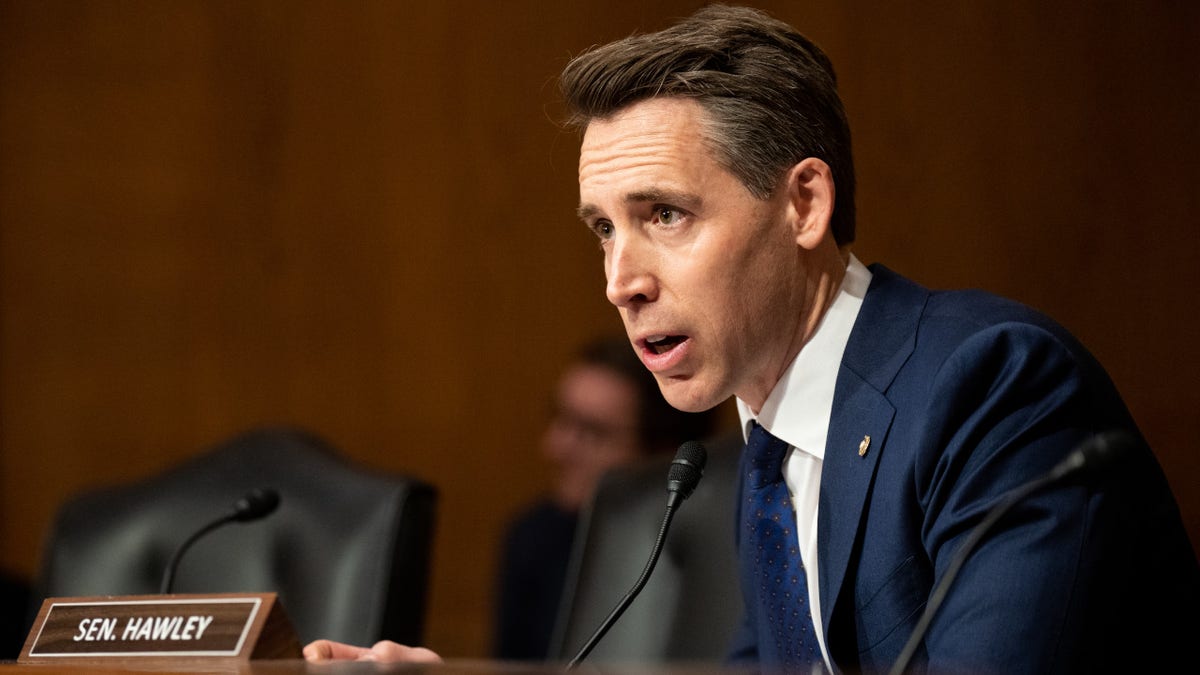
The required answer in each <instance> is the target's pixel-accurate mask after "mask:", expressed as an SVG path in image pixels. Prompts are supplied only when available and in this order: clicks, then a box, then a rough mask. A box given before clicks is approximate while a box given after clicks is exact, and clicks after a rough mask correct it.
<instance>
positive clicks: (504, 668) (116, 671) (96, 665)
mask: <svg viewBox="0 0 1200 675" xmlns="http://www.w3.org/2000/svg"><path fill="white" fill-rule="evenodd" d="M114 661H115V660H114ZM563 667H564V664H543V663H520V662H514V661H492V660H482V659H481V660H467V659H459V660H450V661H447V662H446V663H443V664H436V665H430V664H415V663H394V664H379V663H356V662H333V663H319V664H315V663H307V662H305V661H303V660H300V659H295V660H279V661H273V660H259V661H242V662H231V661H226V662H217V661H208V662H204V661H200V660H191V661H187V660H182V659H180V660H171V661H165V660H164V661H156V662H150V661H143V662H137V661H133V660H125V661H120V662H89V663H61V664H57V663H51V664H18V663H15V662H12V661H9V662H0V675H18V674H20V675H82V674H83V673H98V674H100V675H120V674H128V675H143V674H145V673H159V674H167V673H179V674H190V673H228V674H231V675H368V674H370V675H386V674H389V673H428V674H429V675H521V674H529V675H561V674H562V673H563V672H564V671H563ZM574 672H575V673H576V674H577V675H752V674H753V673H757V672H759V671H758V669H757V668H728V667H723V666H721V665H720V664H707V663H704V664H689V663H672V664H656V663H647V664H624V665H612V664H595V665H592V664H586V663H585V664H584V665H581V666H579V668H577V669H576V670H575V671H574Z"/></svg>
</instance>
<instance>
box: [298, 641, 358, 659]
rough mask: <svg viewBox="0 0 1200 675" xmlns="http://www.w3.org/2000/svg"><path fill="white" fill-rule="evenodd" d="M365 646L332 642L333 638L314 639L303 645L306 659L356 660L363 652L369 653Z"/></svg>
mask: <svg viewBox="0 0 1200 675" xmlns="http://www.w3.org/2000/svg"><path fill="white" fill-rule="evenodd" d="M370 651H371V650H370V649H367V648H366V647H355V646H354V645H348V644H343V643H341V642H334V641H333V640H315V641H313V642H310V643H308V644H307V645H306V646H305V647H304V660H306V661H314V662H319V661H357V660H358V659H359V658H361V657H362V656H363V655H364V654H369V653H370Z"/></svg>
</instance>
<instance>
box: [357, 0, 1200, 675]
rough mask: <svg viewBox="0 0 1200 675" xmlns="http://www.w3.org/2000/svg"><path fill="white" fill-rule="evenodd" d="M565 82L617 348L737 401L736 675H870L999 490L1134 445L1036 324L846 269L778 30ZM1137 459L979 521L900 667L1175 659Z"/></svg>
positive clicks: (1160, 485) (1175, 556)
mask: <svg viewBox="0 0 1200 675" xmlns="http://www.w3.org/2000/svg"><path fill="white" fill-rule="evenodd" d="M561 85H562V89H563V92H564V95H565V98H566V101H567V104H568V106H569V108H570V110H571V112H572V115H573V118H572V122H573V124H574V125H576V126H577V127H578V128H580V129H582V130H583V141H582V146H581V150H580V162H579V186H580V207H579V215H580V217H581V218H582V220H583V221H584V223H585V224H586V225H587V227H588V228H590V229H591V230H592V231H593V232H594V233H595V234H596V236H597V237H598V238H599V241H600V245H601V248H602V250H603V253H604V264H605V274H606V278H607V288H606V292H607V295H608V299H609V300H610V301H611V302H612V303H613V304H614V305H615V306H617V308H618V309H619V311H620V314H621V316H622V319H623V321H624V323H625V326H626V330H627V333H628V337H629V339H630V341H631V343H632V345H633V347H634V349H635V350H636V351H637V352H638V354H639V355H640V356H641V358H642V362H643V363H644V364H645V365H646V366H647V368H649V370H650V371H651V372H653V373H654V375H655V377H656V378H657V380H658V383H659V386H660V388H661V389H662V391H663V394H664V396H665V397H666V398H667V400H668V401H670V402H671V404H672V405H674V406H676V407H678V408H681V409H684V410H704V409H708V408H711V407H713V406H715V405H717V404H718V403H720V402H721V401H723V400H725V399H727V398H728V397H730V396H733V397H736V399H737V403H738V408H739V412H740V415H741V418H742V422H743V424H744V427H745V431H746V435H747V438H748V444H747V449H746V450H745V452H744V453H743V471H742V476H743V485H742V488H741V496H740V497H739V501H738V504H737V507H736V510H737V520H736V523H735V524H734V527H735V528H736V536H737V538H738V546H739V555H740V576H741V585H742V591H743V597H744V600H745V613H744V620H743V622H742V626H741V629H740V631H739V633H738V635H737V636H736V638H735V640H734V644H733V646H732V650H731V654H732V657H733V658H734V659H735V660H740V661H753V662H758V663H761V664H762V665H763V666H764V667H767V668H772V669H774V668H782V669H785V670H789V671H808V670H814V671H820V670H831V671H835V672H837V671H847V672H859V671H866V672H875V671H880V670H885V669H887V668H888V667H889V666H891V665H892V664H893V663H895V661H896V659H897V658H898V656H899V655H900V654H901V652H902V648H903V647H904V645H905V643H906V642H907V641H908V638H909V635H910V634H911V633H912V632H913V630H914V628H915V627H916V625H917V623H918V620H919V618H920V616H921V613H922V609H923V608H924V607H925V605H926V603H927V601H928V600H929V598H930V597H931V594H932V593H933V592H934V589H935V587H936V586H937V584H938V582H939V581H940V580H942V579H944V578H945V575H946V572H947V569H948V567H949V566H950V565H951V561H952V559H953V558H954V555H955V553H956V551H958V550H959V547H960V546H961V544H962V542H963V541H964V540H966V539H967V538H968V537H969V535H970V533H971V532H972V530H973V528H975V527H976V526H977V525H978V524H979V523H981V522H982V521H983V520H984V518H985V516H986V515H987V514H988V512H989V511H990V510H991V509H992V508H993V507H994V506H995V505H996V504H997V503H998V502H1000V501H1001V500H1002V499H1003V497H1004V496H1005V495H1007V494H1009V493H1011V491H1012V490H1014V489H1016V488H1017V487H1018V486H1021V485H1023V484H1026V483H1027V482H1029V481H1031V480H1034V479H1035V478H1037V477H1039V476H1042V475H1043V474H1045V473H1046V472H1047V471H1049V470H1050V469H1051V467H1053V466H1055V465H1056V464H1058V463H1059V462H1060V460H1062V459H1063V458H1064V457H1065V456H1066V455H1067V454H1068V453H1069V452H1070V451H1071V450H1072V449H1073V448H1075V447H1076V446H1078V445H1080V444H1081V443H1084V442H1086V441H1088V440H1089V439H1091V438H1093V437H1094V436H1095V435H1096V434H1097V433H1099V432H1105V431H1109V430H1112V429H1121V430H1125V431H1126V432H1127V433H1129V434H1131V435H1132V436H1133V438H1135V439H1136V438H1138V435H1137V430H1136V427H1135V425H1134V423H1133V421H1132V419H1131V418H1130V416H1129V414H1128V412H1127V411H1126V409H1125V406H1124V404H1123V403H1122V402H1121V400H1120V397H1119V396H1118V394H1117V392H1116V391H1115V389H1114V388H1113V386H1112V384H1111V382H1110V381H1109V379H1108V377H1107V376H1106V375H1105V373H1104V371H1103V369H1102V368H1101V367H1100V366H1099V365H1098V364H1097V363H1096V362H1095V361H1094V360H1093V359H1092V357H1091V356H1090V355H1089V354H1088V353H1087V352H1086V350H1084V349H1083V348H1082V347H1081V346H1080V345H1079V344H1078V343H1077V342H1076V341H1075V340H1074V339H1073V338H1072V337H1071V336H1070V335H1068V334H1067V333H1066V331H1064V330H1063V329H1062V328H1060V327H1059V326H1057V325H1056V324H1055V323H1053V322H1052V321H1050V320H1049V319H1047V318H1045V317H1043V316H1041V315H1039V314H1037V313H1036V312H1034V311H1032V310H1030V309H1028V308H1025V307H1022V306H1020V305H1018V304H1016V303H1012V302H1009V301H1006V300H1002V299H999V298H996V297H993V296H989V295H987V294H983V293H978V292H947V293H935V292H930V291H928V290H926V289H924V288H922V287H920V286H918V285H916V284H914V283H913V282H910V281H908V280H906V279H904V278H903V277H900V276H899V275H897V274H895V273H893V272H891V271H890V270H888V269H886V268H884V267H882V266H872V267H870V268H868V267H866V266H864V265H863V264H862V263H861V262H859V261H858V260H857V259H856V258H855V257H854V255H853V254H852V253H851V245H852V243H853V241H854V231H855V218H854V215H855V214H854V168H853V162H852V158H851V152H850V133H849V128H848V124H847V122H846V118H845V115H844V113H843V110H842V105H841V102H840V100H839V98H838V94H837V90H836V83H835V77H834V73H833V68H832V66H831V64H830V63H829V60H828V59H827V58H826V57H825V55H824V54H823V53H822V52H821V51H820V50H819V49H818V48H817V47H816V46H815V45H814V44H812V43H811V42H810V41H808V40H807V39H806V38H804V37H803V36H802V35H800V34H799V33H797V32H796V31H795V30H794V29H792V28H791V27H790V26H787V25H786V24H783V23H781V22H778V21H775V20H773V19H771V18H770V17H768V16H766V15H765V14H763V13H761V12H757V11H755V10H749V9H741V8H729V7H720V6H714V7H709V8H705V9H703V10H701V11H700V12H698V13H697V14H695V15H693V16H692V17H689V18H687V19H684V20H683V21H681V22H679V23H678V24H676V25H674V26H672V27H670V28H668V29H666V30H663V31H661V32H658V33H653V34H648V35H635V36H632V37H630V38H626V39H624V40H620V41H617V42H614V43H611V44H608V45H604V46H601V47H597V48H595V49H593V50H590V51H588V52H586V53H584V54H582V55H580V56H579V57H577V58H576V59H575V60H573V61H572V62H571V64H570V65H568V67H567V68H566V70H565V71H564V73H563V76H562V81H561ZM1132 445H1133V446H1134V447H1132V448H1131V449H1129V451H1128V452H1127V453H1126V455H1125V456H1124V458H1123V460H1122V462H1121V464H1120V466H1119V468H1118V469H1117V471H1116V472H1115V473H1119V475H1117V476H1115V478H1116V480H1111V481H1102V480H1089V481H1064V482H1062V483H1060V484H1057V485H1055V486H1053V487H1051V488H1049V489H1046V490H1044V491H1042V492H1040V493H1037V494H1035V495H1033V496H1031V497H1030V498H1029V499H1028V500H1026V501H1024V502H1023V503H1022V504H1020V505H1019V506H1017V507H1016V508H1014V509H1013V510H1012V512H1010V513H1009V514H1008V516H1007V517H1005V518H1004V519H1002V520H1001V521H999V522H998V523H997V524H996V525H995V527H994V529H992V530H991V531H990V534H988V536H986V537H985V538H984V539H983V540H982V541H981V542H980V543H979V545H978V546H977V547H976V548H975V549H974V550H973V552H972V553H971V555H970V556H969V557H968V558H967V559H966V561H965V564H964V565H963V567H962V570H961V572H960V573H959V575H958V577H957V581H956V583H955V584H954V585H952V586H951V587H950V588H949V589H948V592H947V594H946V596H945V601H944V603H943V604H942V605H941V607H940V610H939V611H938V612H937V613H936V615H934V617H933V619H932V623H931V624H930V625H929V629H928V632H927V633H926V634H925V637H924V639H923V640H922V641H921V642H920V644H919V646H918V649H917V651H916V655H915V664H916V665H917V667H920V668H923V669H927V670H929V671H938V672H972V673H980V672H1022V673H1024V672H1098V671H1112V672H1117V671H1129V670H1132V669H1137V670H1146V669H1147V667H1153V666H1159V665H1171V664H1175V663H1177V662H1179V661H1181V660H1182V657H1183V655H1184V654H1185V653H1186V652H1185V650H1186V649H1187V646H1188V642H1189V638H1190V637H1192V636H1194V635H1197V634H1200V629H1198V621H1197V618H1196V617H1197V615H1198V612H1197V607H1198V606H1200V570H1198V568H1197V562H1196V558H1195V554H1194V552H1193V551H1192V548H1191V544H1190V543H1189V542H1188V540H1187V536H1186V533H1185V532H1184V530H1183V526H1182V523H1181V521H1180V517H1179V514H1178V509H1177V507H1176V505H1175V503H1174V499H1173V497H1172V496H1171V494H1170V491H1169V488H1168V486H1167V484H1166V481H1165V480H1164V477H1163V475H1162V472H1161V470H1160V469H1159V467H1158V465H1157V463H1156V461H1155V460H1154V457H1153V455H1152V454H1151V453H1150V451H1149V450H1148V449H1147V448H1146V447H1145V446H1144V444H1141V443H1134V444H1132ZM1181 614H1182V616H1183V617H1185V618H1183V619H1181V620H1177V619H1175V617H1177V616H1180V615H1181ZM391 648H392V647H388V649H391ZM380 655H382V656H384V657H385V658H387V657H391V656H400V657H406V656H407V655H406V654H397V653H394V652H393V653H390V654H388V653H386V650H385V651H384V652H381V654H380Z"/></svg>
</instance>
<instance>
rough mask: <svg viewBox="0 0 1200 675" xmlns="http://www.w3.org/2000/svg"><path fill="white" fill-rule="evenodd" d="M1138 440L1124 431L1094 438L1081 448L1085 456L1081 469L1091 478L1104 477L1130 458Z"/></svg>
mask: <svg viewBox="0 0 1200 675" xmlns="http://www.w3.org/2000/svg"><path fill="white" fill-rule="evenodd" d="M1137 445H1138V439H1137V437H1136V436H1134V435H1133V434H1132V433H1131V432H1129V431H1126V430H1124V429H1115V430H1113V431H1105V432H1101V433H1099V434H1096V435H1095V436H1092V437H1091V438H1090V439H1088V440H1087V441H1086V442H1084V443H1083V445H1081V446H1080V447H1079V450H1078V452H1079V453H1080V454H1081V455H1082V456H1083V465H1082V467H1081V469H1082V470H1083V471H1084V472H1086V473H1087V474H1088V475H1090V476H1103V475H1104V474H1106V473H1107V472H1108V471H1110V470H1112V469H1113V468H1114V467H1116V466H1117V465H1118V464H1122V463H1123V462H1124V461H1125V460H1126V459H1127V458H1129V457H1130V452H1131V451H1132V450H1133V449H1134V448H1136V447H1137Z"/></svg>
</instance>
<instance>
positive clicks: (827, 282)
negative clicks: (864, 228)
mask: <svg viewBox="0 0 1200 675" xmlns="http://www.w3.org/2000/svg"><path fill="white" fill-rule="evenodd" d="M811 263H812V264H811V265H809V266H807V268H806V269H807V276H806V278H805V281H804V284H803V290H802V292H803V293H804V300H803V304H802V307H803V310H802V311H801V318H800V320H799V322H798V325H797V326H796V331H795V334H794V338H793V339H792V341H791V342H790V343H789V344H788V348H787V351H786V352H785V353H784V355H783V359H782V361H781V362H780V363H778V364H777V365H776V366H775V367H774V368H773V369H772V373H771V375H770V376H769V377H768V378H766V379H765V380H764V382H763V384H764V385H765V386H763V387H761V388H760V389H759V390H758V391H756V392H755V394H754V395H753V396H741V395H739V396H738V398H741V399H742V401H744V402H745V403H746V405H748V406H750V410H751V411H753V412H754V414H755V415H757V414H758V413H759V411H761V410H762V406H763V404H764V403H766V401H767V397H768V396H770V394H771V391H772V390H774V389H775V385H776V384H777V383H778V382H779V378H781V377H783V373H784V372H785V371H787V369H788V367H789V366H791V364H792V361H794V360H796V355H797V354H799V353H800V350H801V349H803V348H804V345H806V344H808V341H809V340H811V339H812V336H813V335H815V334H816V332H817V329H818V328H819V327H820V325H821V321H822V319H824V318H825V314H826V313H827V312H828V311H829V308H830V307H831V306H832V305H833V301H834V300H836V299H837V296H838V293H839V292H840V290H841V287H842V281H843V280H844V279H845V278H846V267H847V266H848V265H849V264H850V249H849V247H846V246H843V247H840V248H839V247H837V246H835V245H834V244H833V243H832V242H829V245H828V246H827V247H826V246H822V247H820V248H818V249H817V250H815V251H813V252H812V260H811Z"/></svg>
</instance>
